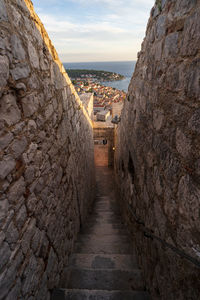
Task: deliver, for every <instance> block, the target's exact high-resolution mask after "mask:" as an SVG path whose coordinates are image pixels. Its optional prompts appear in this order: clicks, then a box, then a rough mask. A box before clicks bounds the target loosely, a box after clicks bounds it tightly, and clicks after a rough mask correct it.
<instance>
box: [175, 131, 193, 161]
mask: <svg viewBox="0 0 200 300" xmlns="http://www.w3.org/2000/svg"><path fill="white" fill-rule="evenodd" d="M176 149H177V151H178V152H179V153H180V154H181V155H182V156H183V157H188V156H189V155H190V154H191V141H190V139H188V138H187V137H186V136H185V135H184V133H183V132H182V131H181V130H180V129H179V128H178V129H177V131H176Z"/></svg>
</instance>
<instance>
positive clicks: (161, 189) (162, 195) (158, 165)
mask: <svg viewBox="0 0 200 300" xmlns="http://www.w3.org/2000/svg"><path fill="white" fill-rule="evenodd" d="M156 3H157V4H155V6H154V8H153V9H152V11H151V16H150V19H149V22H148V26H147V31H146V37H145V39H144V42H143V44H142V49H141V52H140V53H139V54H138V61H137V65H136V69H135V72H134V75H133V77H132V80H131V83H130V86H129V90H128V96H127V99H126V101H125V107H124V109H123V112H122V120H121V123H120V125H119V126H118V135H117V140H118V142H117V152H116V158H115V168H116V173H117V180H118V183H119V186H120V185H121V203H122V204H123V206H122V207H123V212H124V215H125V218H126V220H127V222H128V223H129V224H131V226H130V228H131V230H132V233H133V236H134V242H135V244H136V247H137V252H138V255H139V257H140V264H141V266H142V269H143V272H144V277H145V278H146V284H147V288H148V289H150V290H151V293H152V297H153V299H179V300H180V299H199V295H200V279H199V278H200V277H199V268H197V267H195V265H193V264H192V263H190V262H188V261H187V260H186V259H182V258H180V257H179V256H178V255H177V254H175V253H174V252H172V250H170V249H167V248H165V247H163V246H162V245H161V244H160V243H159V242H157V241H156V240H155V239H154V240H152V239H148V238H146V237H145V236H144V234H143V233H142V232H141V231H140V229H142V228H143V227H144V226H143V225H142V224H141V225H137V224H136V223H135V221H134V219H133V218H132V217H131V215H130V213H129V211H128V204H129V205H130V207H131V209H132V211H133V212H134V213H135V215H136V216H137V218H138V219H139V220H140V223H142V222H144V224H145V226H146V227H147V228H149V229H150V231H151V232H152V233H154V234H155V235H157V236H158V237H161V238H162V239H163V240H165V241H167V242H168V243H169V244H171V245H173V246H175V247H176V248H178V249H180V250H181V251H183V252H185V253H187V254H189V255H190V256H192V257H193V258H195V259H197V260H198V261H200V209H199V208H200V207H199V200H200V1H196V0H191V1H187V0H176V1H175V0H171V1H170V0H162V1H161V0H160V1H156Z"/></svg>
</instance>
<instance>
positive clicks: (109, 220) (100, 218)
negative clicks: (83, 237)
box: [90, 215, 122, 224]
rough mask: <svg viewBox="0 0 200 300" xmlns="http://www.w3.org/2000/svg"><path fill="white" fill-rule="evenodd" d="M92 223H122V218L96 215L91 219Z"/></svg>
mask: <svg viewBox="0 0 200 300" xmlns="http://www.w3.org/2000/svg"><path fill="white" fill-rule="evenodd" d="M90 222H97V223H120V224H122V222H121V218H120V217H118V216H115V215H113V216H111V215H110V216H109V215H95V216H93V217H92V218H90Z"/></svg>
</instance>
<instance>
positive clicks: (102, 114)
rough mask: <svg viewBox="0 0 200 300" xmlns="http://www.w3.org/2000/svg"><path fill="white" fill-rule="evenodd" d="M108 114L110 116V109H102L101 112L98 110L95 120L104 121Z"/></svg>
mask: <svg viewBox="0 0 200 300" xmlns="http://www.w3.org/2000/svg"><path fill="white" fill-rule="evenodd" d="M109 116H110V111H108V110H103V111H101V112H98V113H97V121H103V122H105V121H106V120H107V118H108V117H109Z"/></svg>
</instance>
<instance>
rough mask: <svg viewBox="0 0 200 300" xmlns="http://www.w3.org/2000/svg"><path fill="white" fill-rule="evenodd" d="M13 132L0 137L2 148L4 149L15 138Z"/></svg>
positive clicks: (0, 147) (0, 146)
mask: <svg viewBox="0 0 200 300" xmlns="http://www.w3.org/2000/svg"><path fill="white" fill-rule="evenodd" d="M13 138H14V137H13V134H12V133H10V132H8V133H6V134H5V135H3V136H1V137H0V149H1V150H3V149H4V148H6V147H7V146H8V145H9V144H10V142H11V141H12V140H13Z"/></svg>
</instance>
